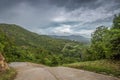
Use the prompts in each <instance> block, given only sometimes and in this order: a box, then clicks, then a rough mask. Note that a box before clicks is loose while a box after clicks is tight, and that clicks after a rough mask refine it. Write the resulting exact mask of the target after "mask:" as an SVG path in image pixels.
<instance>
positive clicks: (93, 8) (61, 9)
mask: <svg viewBox="0 0 120 80" xmlns="http://www.w3.org/2000/svg"><path fill="white" fill-rule="evenodd" d="M118 13H120V0H0V23H11V24H17V25H21V26H22V27H24V28H26V29H28V30H30V31H33V32H36V33H39V34H47V35H48V34H51V35H71V34H76V35H83V36H86V37H90V34H91V33H92V32H93V31H94V30H95V28H96V27H98V26H100V25H105V26H111V24H112V19H113V17H114V14H118Z"/></svg>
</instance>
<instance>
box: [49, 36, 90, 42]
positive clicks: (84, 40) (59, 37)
mask: <svg viewBox="0 0 120 80" xmlns="http://www.w3.org/2000/svg"><path fill="white" fill-rule="evenodd" d="M49 36H51V37H53V38H57V39H67V40H72V41H78V42H85V43H88V42H90V38H86V37H83V36H81V35H69V36H57V35H49Z"/></svg>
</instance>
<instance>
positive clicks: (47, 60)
mask: <svg viewBox="0 0 120 80" xmlns="http://www.w3.org/2000/svg"><path fill="white" fill-rule="evenodd" d="M0 37H1V38H0V39H1V41H0V49H1V50H0V51H1V52H2V53H3V55H4V56H5V57H6V59H7V61H9V62H10V61H32V62H37V63H43V64H47V65H59V64H62V63H71V62H76V61H80V60H81V55H82V49H81V48H83V43H79V42H75V41H70V40H63V39H54V38H51V37H49V36H45V35H38V34H36V33H33V32H30V31H28V30H25V29H23V28H21V27H20V26H17V25H14V24H0Z"/></svg>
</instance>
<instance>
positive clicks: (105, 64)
mask: <svg viewBox="0 0 120 80" xmlns="http://www.w3.org/2000/svg"><path fill="white" fill-rule="evenodd" d="M63 66H66V67H72V68H77V69H84V70H88V71H93V72H97V73H101V74H108V75H113V76H116V77H120V61H109V60H97V61H86V62H77V63H72V64H64V65H63Z"/></svg>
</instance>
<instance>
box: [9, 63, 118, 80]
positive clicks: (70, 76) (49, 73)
mask: <svg viewBox="0 0 120 80" xmlns="http://www.w3.org/2000/svg"><path fill="white" fill-rule="evenodd" d="M10 66H11V67H13V68H15V69H16V70H17V71H18V74H17V76H16V78H15V80H120V79H118V78H115V77H111V76H106V75H102V74H97V73H93V72H89V71H84V70H78V69H73V68H68V67H46V66H44V65H38V64H33V63H28V62H13V63H10Z"/></svg>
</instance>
